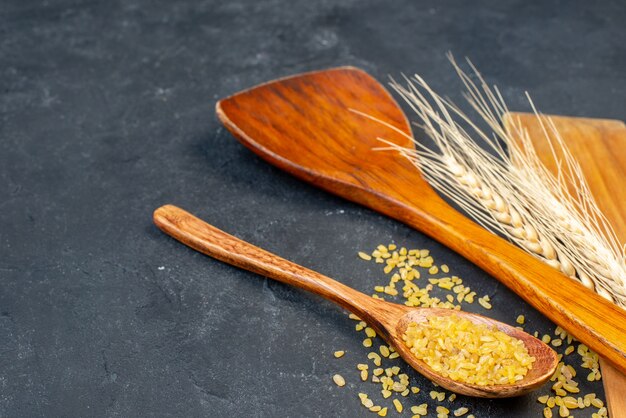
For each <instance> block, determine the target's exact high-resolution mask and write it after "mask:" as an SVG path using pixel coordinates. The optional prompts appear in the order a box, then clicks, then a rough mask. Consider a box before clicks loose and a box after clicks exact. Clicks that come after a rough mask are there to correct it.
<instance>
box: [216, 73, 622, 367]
mask: <svg viewBox="0 0 626 418" xmlns="http://www.w3.org/2000/svg"><path fill="white" fill-rule="evenodd" d="M351 109H354V110H357V111H359V112H362V113H364V114H367V115H370V116H372V117H374V118H377V119H379V120H380V121H384V122H386V123H388V124H389V125H391V126H393V127H395V128H396V129H397V131H395V130H393V129H390V128H388V127H386V126H384V124H381V123H380V122H379V121H374V120H372V119H371V118H367V117H363V116H361V115H360V114H358V113H355V112H353V111H351ZM217 115H218V117H219V119H220V120H221V121H222V122H223V123H224V125H225V126H226V127H227V128H228V129H229V130H230V131H231V132H232V133H233V134H234V135H235V136H236V137H237V138H238V139H239V140H240V141H241V142H243V144H244V145H246V146H247V147H249V148H250V149H251V150H252V151H254V152H255V153H256V154H258V155H259V156H261V157H262V158H264V159H265V160H267V161H269V162H270V163H272V164H274V165H276V166H278V167H280V168H282V169H284V170H286V171H288V172H290V173H291V174H293V175H295V176H297V177H299V178H301V179H303V180H306V181H308V182H311V183H313V184H315V185H316V186H319V187H321V188H323V189H326V190H328V191H330V192H332V193H335V194H338V195H340V196H343V197H345V198H347V199H349V200H352V201H355V202H358V203H361V204H364V205H366V206H368V207H370V208H373V209H375V210H377V211H379V212H381V213H384V214H386V215H388V216H391V217H392V218H395V219H397V220H399V221H402V222H404V223H406V224H407V225H409V226H412V227H414V228H416V229H418V230H419V231H422V232H424V233H426V234H428V235H430V236H431V237H433V238H434V239H436V240H438V241H439V242H441V243H442V244H444V245H446V246H447V247H449V248H451V249H453V250H455V251H457V252H458V253H459V254H461V255H463V256H464V257H466V258H467V259H469V260H471V261H472V262H474V263H475V264H476V265H478V266H479V267H481V268H482V269H483V270H485V271H487V272H488V273H490V274H491V275H493V276H494V277H495V278H497V279H498V280H500V281H501V282H502V283H504V284H505V285H506V286H508V287H509V288H510V289H512V290H513V291H514V292H516V293H517V294H518V295H520V296H521V297H522V298H524V299H525V300H526V301H527V302H529V303H530V304H531V305H533V306H534V307H535V308H537V309H538V310H539V311H541V312H542V313H543V314H545V315H546V316H547V317H548V318H550V319H551V320H552V321H554V322H556V323H557V324H559V325H561V326H562V327H563V328H565V329H566V330H568V331H569V332H570V333H571V334H573V335H574V336H575V337H576V338H578V339H579V340H580V341H582V342H584V343H585V344H587V345H588V346H589V347H590V348H592V349H593V350H595V351H596V352H597V353H598V354H600V355H601V356H603V357H604V358H606V359H607V360H609V361H610V362H612V363H613V364H614V366H615V367H616V368H617V369H619V370H621V371H622V372H624V373H626V311H625V310H623V309H621V308H619V307H617V306H616V305H614V304H612V303H610V302H607V301H606V300H605V299H603V298H602V297H600V296H598V295H597V294H596V293H594V292H592V291H590V290H588V289H587V288H585V287H584V286H582V285H581V284H580V283H578V282H576V281H573V280H571V279H569V278H567V277H566V276H564V275H562V274H561V273H559V272H558V271H556V270H555V269H553V268H552V267H550V266H548V265H546V264H544V263H543V262H541V261H539V260H537V259H535V258H534V257H532V256H530V255H528V254H526V253H525V252H523V251H522V250H520V249H519V248H517V247H515V246H514V245H513V244H511V243H509V242H507V241H505V240H504V239H502V238H500V237H498V236H496V235H494V234H492V233H490V232H488V231H487V230H485V229H484V228H482V227H480V226H479V225H477V224H476V223H474V222H472V221H471V220H469V219H468V218H466V217H465V216H463V215H461V214H460V213H459V212H457V211H456V210H454V209H453V208H452V207H451V206H449V205H448V204H447V203H446V202H445V201H444V200H442V199H441V198H440V197H439V195H438V194H437V193H436V192H435V191H434V190H433V189H432V188H431V187H430V186H429V184H428V183H427V182H426V180H424V179H423V178H422V176H421V174H420V172H419V170H417V169H416V168H415V166H413V165H412V164H411V163H410V162H409V161H408V160H406V159H405V158H403V157H401V156H400V155H399V154H397V153H394V152H385V151H376V150H374V148H376V147H380V146H381V143H380V142H379V141H378V140H377V138H379V137H383V138H385V139H386V140H388V141H392V142H394V143H396V144H398V145H401V146H404V147H411V146H413V144H412V142H411V140H410V137H411V129H410V125H409V123H408V122H407V120H406V117H405V115H404V113H403V112H402V110H401V109H400V107H399V106H398V104H397V103H396V102H395V101H394V100H393V98H392V97H391V95H390V94H389V93H388V92H387V90H385V89H384V87H382V86H381V85H380V83H378V82H377V81H376V80H375V79H373V78H372V77H370V76H369V75H368V74H366V73H365V72H363V71H361V70H358V69H356V68H349V67H348V68H337V69H332V70H326V71H318V72H313V73H308V74H303V75H298V76H295V77H290V78H284V79H281V80H278V81H274V82H270V83H267V84H263V85H260V86H258V87H255V88H252V89H250V90H246V91H244V92H241V93H238V94H236V95H234V96H232V97H229V98H226V99H224V100H221V101H219V102H218V103H217Z"/></svg>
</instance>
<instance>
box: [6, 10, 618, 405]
mask: <svg viewBox="0 0 626 418" xmlns="http://www.w3.org/2000/svg"><path fill="white" fill-rule="evenodd" d="M624 21H626V12H625V7H624V6H623V2H622V1H621V0H616V1H604V2H588V1H567V2H566V1H542V2H529V1H527V0H523V1H500V2H469V1H445V2H441V1H427V2H424V1H420V2H416V1H409V0H407V1H396V2H393V3H391V2H389V3H385V4H383V2H374V1H321V2H315V1H310V2H309V1H277V0H264V1H248V2H241V1H224V2H219V1H196V2H193V1H187V2H183V1H171V0H167V1H148V0H128V1H87V0H84V1H77V0H67V1H64V0H60V1H46V2H38V1H23V0H3V1H2V2H1V3H0V416H3V417H5V416H6V417H39V416H50V417H90V416H94V417H95V416H98V417H99V416H111V417H113V416H119V417H135V416H171V417H200V416H204V417H206V416H210V417H222V416H256V417H283V416H284V417H287V416H288V417H300V416H307V417H315V416H320V417H321V416H324V417H328V416H342V417H344V416H345V417H349V416H350V417H351V416H367V415H370V414H369V413H366V412H364V411H363V409H362V408H361V407H360V406H359V401H358V398H357V396H356V392H357V391H358V390H366V391H368V392H369V393H370V394H372V396H374V392H375V388H374V387H373V386H371V387H370V386H366V385H364V384H361V383H360V382H357V374H356V370H355V369H354V364H355V363H356V362H357V361H362V357H364V355H365V354H366V353H367V351H368V350H366V349H365V348H363V347H362V346H361V338H360V337H359V336H357V335H356V334H355V333H354V331H352V329H353V325H354V324H353V322H352V321H350V320H349V319H347V317H346V316H345V314H344V313H342V312H341V311H340V310H339V309H338V308H336V307H334V306H333V305H331V304H330V303H327V302H325V301H322V300H320V299H319V298H318V297H313V296H310V295H308V294H304V293H303V292H301V291H298V290H294V289H291V288H288V287H285V286H283V285H280V284H276V283H269V282H268V281H267V280H264V279H262V278H259V277H256V276H254V275H252V274H248V273H245V272H242V271H239V270H236V269H234V268H231V267H229V266H226V265H223V264H220V263H218V262H215V261H213V260H210V259H208V258H206V257H204V256H202V255H200V254H197V253H194V252H193V251H191V250H189V249H187V248H185V247H183V246H182V245H180V244H178V243H177V242H175V241H173V240H172V239H170V238H168V237H167V236H165V235H163V234H162V233H160V232H159V231H158V230H157V229H156V228H155V227H154V226H153V225H152V223H151V213H152V211H153V209H154V208H156V207H157V206H159V205H161V204H164V203H175V204H178V205H180V206H182V207H184V208H186V209H188V210H190V211H192V212H194V213H196V214H198V215H200V216H201V217H202V218H205V219H206V220H208V221H209V222H211V223H214V224H215V225H217V226H218V227H221V228H223V229H225V230H226V231H229V232H231V233H233V234H235V235H237V236H240V237H242V238H244V239H247V240H249V241H251V242H253V243H255V244H257V245H260V246H262V247H265V248H267V249H269V250H271V251H274V252H276V253H278V254H280V255H283V256H285V257H287V258H289V259H291V260H294V261H296V262H298V263H301V264H303V265H306V266H308V267H311V268H313V269H316V270H318V271H320V272H323V273H326V274H328V275H330V276H332V277H335V278H337V279H339V280H340V281H343V282H345V283H348V284H350V285H352V286H354V287H355V288H357V289H361V290H365V291H368V292H369V291H371V289H372V286H373V285H374V284H375V283H379V282H380V281H381V275H382V273H381V272H380V270H379V268H378V266H375V265H373V264H367V263H364V262H362V261H361V260H359V259H357V258H356V257H355V254H356V252H357V251H358V250H362V249H372V248H373V247H374V246H375V245H377V244H378V243H380V242H390V241H395V242H397V243H398V244H400V245H408V246H425V247H429V248H432V249H433V251H434V253H435V255H436V256H438V261H439V262H446V263H447V264H449V265H451V266H454V272H456V273H458V274H459V275H461V276H462V277H463V278H465V280H466V282H467V283H469V284H470V285H471V286H473V287H474V288H476V289H478V290H480V292H481V293H489V294H490V295H491V296H492V299H493V300H494V310H493V312H491V313H490V314H491V315H492V316H495V317H498V318H500V319H503V320H506V321H508V322H513V321H514V319H515V316H516V315H517V314H518V313H526V315H527V317H528V318H529V320H530V323H529V329H538V330H541V331H544V332H545V331H548V330H550V329H551V328H552V325H551V324H550V323H549V322H548V321H546V320H545V319H544V318H543V317H541V316H540V315H538V314H537V313H536V312H535V311H533V310H532V309H531V308H529V307H528V306H527V305H525V304H524V303H523V302H522V301H521V300H520V299H519V298H517V297H516V296H515V295H512V294H511V293H510V292H508V291H507V290H506V289H503V287H502V286H500V285H499V284H498V283H497V282H496V281H495V280H493V279H491V278H490V277H488V276H486V275H485V274H484V273H482V272H481V271H480V270H478V269H477V268H475V267H473V266H472V265H471V264H470V263H468V262H467V261H465V260H463V259H461V258H460V257H459V256H456V255H455V254H452V253H450V252H449V251H447V250H445V249H444V248H441V247H440V246H439V245H437V244H436V243H434V242H433V241H431V240H430V239H428V238H426V237H424V236H422V235H421V234H419V233H417V232H415V231H412V230H409V229H408V228H406V227H404V226H402V225H400V224H398V223H396V222H394V221H391V220H389V219H386V218H384V217H382V216H379V215H377V214H375V213H372V212H370V211H369V210H366V209H363V208H360V207H357V206H355V205H353V204H350V203H347V202H345V201H343V200H340V199H338V198H335V197H332V196H330V195H327V194H326V193H323V192H321V191H319V190H316V189H314V188H312V187H310V186H308V185H306V184H303V183H301V182H299V181H297V180H295V179H293V178H291V177H289V176H288V175H286V174H284V173H282V172H280V171H278V170H277V169H274V168H273V167H271V166H269V165H268V164H266V163H264V162H263V161H261V160H260V159H258V158H257V157H255V156H254V155H253V154H252V153H250V152H249V151H247V150H246V149H245V148H244V147H243V146H241V145H240V144H239V143H238V142H237V141H235V140H234V139H233V137H232V136H231V135H230V134H228V132H226V131H225V130H224V129H223V128H222V127H221V126H220V124H219V123H218V122H217V121H216V119H215V117H214V112H213V106H214V103H215V101H216V99H218V98H220V97H224V96H226V95H229V94H232V93H234V92H236V91H238V90H241V89H244V88H247V87H250V86H252V85H254V84H256V83H259V82H263V81H267V80H269V79H273V78H276V77H280V76H285V75H289V74H294V73H297V72H301V71H305V70H313V69H320V68H325V67H331V66H336V65H346V64H350V65H355V66H358V67H361V68H364V69H365V70H367V71H368V72H370V73H371V74H372V75H374V76H375V77H377V78H378V79H379V80H384V79H385V78H386V76H387V75H388V74H391V75H399V74H400V73H401V72H406V73H411V72H419V73H420V74H421V75H423V76H424V77H425V78H426V79H427V80H428V81H429V82H430V83H431V84H432V86H433V87H434V88H435V89H436V90H438V91H439V92H441V93H442V94H447V95H449V96H450V97H452V98H453V99H455V100H457V101H458V100H460V93H459V91H460V87H459V85H458V83H457V82H455V76H454V75H453V71H452V70H451V68H450V66H449V65H448V63H447V62H446V59H445V52H446V51H448V50H450V51H452V52H453V53H454V54H455V55H457V57H462V56H465V55H467V56H469V57H471V58H472V59H473V61H474V62H475V64H476V65H477V66H478V67H479V68H480V69H481V70H482V71H483V73H484V74H485V75H486V77H487V78H488V80H489V81H490V82H493V83H496V84H497V85H499V87H500V88H501V90H502V92H503V94H504V96H505V98H506V99H507V101H508V103H509V105H510V107H511V108H512V109H515V110H525V109H527V108H528V106H527V105H526V104H525V103H524V96H523V93H524V90H529V91H530V92H531V93H532V95H533V98H534V99H535V100H536V103H537V104H538V105H539V107H540V108H541V109H542V110H543V111H545V112H551V113H559V114H567V115H581V116H582V115H584V116H590V117H608V118H617V119H624V96H625V94H624V93H625V91H624V86H625V71H624V69H625V68H626V53H625V52H626V51H625V47H624V45H625V36H624V35H625V30H624ZM161 266H163V267H164V268H163V269H159V267H161ZM511 306H514V309H512V308H511ZM337 349H344V350H347V351H348V355H347V356H346V358H345V359H342V360H335V359H333V358H332V352H333V351H334V350H337ZM335 372H340V373H342V374H344V375H345V376H346V378H348V381H349V385H348V386H347V387H345V388H343V389H339V388H337V387H336V386H334V385H333V384H332V382H331V380H330V376H331V375H332V374H333V373H335ZM411 376H412V378H413V379H415V381H416V382H417V383H418V384H419V385H420V386H421V387H422V393H421V394H420V395H419V396H417V397H414V398H413V399H412V401H413V402H414V403H421V402H423V400H424V399H426V398H427V393H428V391H429V390H430V389H431V388H430V385H429V383H428V382H426V381H425V380H424V379H422V378H420V377H417V376H416V375H415V374H411ZM590 388H593V389H594V390H596V391H601V386H600V385H595V386H593V387H590ZM534 398H535V396H533V395H530V396H527V397H522V398H519V399H512V400H502V401H485V400H470V399H465V398H460V399H459V400H457V401H456V403H455V405H458V406H461V405H468V406H470V407H471V408H472V410H473V412H475V413H476V416H480V417H487V416H489V417H504V416H523V415H527V416H533V417H536V416H539V413H540V412H539V411H540V409H541V408H540V406H539V405H538V404H536V403H535V402H534ZM405 405H409V403H407V402H405ZM589 413H590V412H589ZM395 415H396V414H395V412H393V413H392V412H390V414H389V416H395ZM405 415H406V414H405ZM584 415H585V414H581V413H580V412H578V413H576V416H577V417H578V416H584ZM587 416H588V414H587Z"/></svg>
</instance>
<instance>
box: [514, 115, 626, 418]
mask: <svg viewBox="0 0 626 418" xmlns="http://www.w3.org/2000/svg"><path fill="white" fill-rule="evenodd" d="M511 118H515V119H516V120H517V121H519V124H520V125H521V126H522V127H524V128H525V129H527V130H528V133H529V136H530V140H531V141H532V143H533V146H534V147H535V150H536V151H537V154H538V155H539V157H540V158H541V161H542V162H543V164H544V165H545V166H546V167H548V168H549V169H550V170H551V171H552V172H553V173H556V171H557V162H556V159H555V158H554V156H553V154H552V151H551V148H550V145H549V143H548V141H547V139H546V136H545V135H544V133H543V130H542V128H541V123H540V121H539V120H538V118H537V117H536V116H535V115H534V114H527V113H512V114H509V115H506V116H505V118H504V124H505V127H507V126H510V124H511V123H512V122H513V121H512V120H511ZM550 118H552V120H553V122H554V124H555V126H556V128H557V130H558V132H559V134H560V136H561V138H562V139H563V140H564V142H565V143H566V144H567V146H568V148H569V149H570V150H571V151H572V152H573V153H574V155H575V156H576V159H577V160H578V162H579V163H580V165H581V167H582V170H583V172H584V174H585V178H586V180H587V183H588V185H589V189H590V190H591V193H592V194H593V196H594V197H595V199H596V201H597V203H598V205H599V207H600V209H602V211H603V213H604V214H605V215H606V217H607V218H608V220H609V222H610V223H611V225H613V227H614V228H615V232H616V233H617V236H618V238H619V240H620V242H622V243H626V126H625V125H624V123H623V122H622V121H618V120H607V119H588V118H572V117H564V116H550ZM507 129H508V128H507ZM510 131H512V130H510ZM520 144H521V141H520ZM557 155H558V156H560V155H561V154H557ZM600 363H601V369H602V383H603V384H604V391H605V394H606V399H607V403H608V408H609V413H610V416H611V417H612V418H623V417H626V374H624V373H620V372H619V371H618V370H617V369H616V368H615V367H613V366H612V365H611V364H610V363H608V362H606V361H603V360H601V361H600Z"/></svg>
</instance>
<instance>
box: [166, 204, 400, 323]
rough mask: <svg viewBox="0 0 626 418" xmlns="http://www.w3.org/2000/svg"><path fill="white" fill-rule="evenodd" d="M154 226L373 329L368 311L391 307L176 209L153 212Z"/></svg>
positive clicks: (212, 255) (170, 207)
mask: <svg viewBox="0 0 626 418" xmlns="http://www.w3.org/2000/svg"><path fill="white" fill-rule="evenodd" d="M154 223H155V224H156V225H157V226H158V227H159V228H160V229H161V230H162V231H163V232H165V233H166V234H168V235H170V236H172V237H174V238H176V239H177V240H179V241H180V242H182V243H183V244H185V245H187V246H189V247H191V248H193V249H195V250H197V251H199V252H201V253H203V254H206V255H208V256H211V257H213V258H216V259H218V260H220V261H223V262H225V263H228V264H231V265H233V266H237V267H240V268H242V269H244V270H248V271H251V272H254V273H257V274H260V275H263V276H266V277H269V278H271V279H274V280H278V281H279V282H283V283H286V284H290V285H292V286H296V287H299V288H301V289H304V290H308V291H309V292H312V293H315V294H317V295H320V296H322V297H323V298H325V299H328V300H330V301H332V302H335V303H336V304H338V305H340V306H342V307H344V308H346V309H348V310H350V311H351V312H354V313H355V314H356V315H358V316H359V317H360V318H362V319H364V320H366V321H368V323H370V322H371V323H370V325H372V326H375V327H376V328H379V329H382V327H381V326H380V324H379V320H378V318H372V317H371V312H372V311H378V310H379V309H382V308H383V307H382V306H381V305H382V304H385V307H384V309H386V310H389V309H390V307H389V306H387V305H392V304H390V303H386V302H383V301H378V300H376V299H374V298H371V297H369V296H367V295H365V294H363V293H361V292H358V291H356V290H354V289H352V288H350V287H348V286H346V285H343V284H341V283H339V282H337V281H335V280H333V279H331V278H329V277H326V276H324V275H321V274H319V273H316V272H314V271H312V270H309V269H307V268H305V267H302V266H299V265H298V264H295V263H292V262H291V261H288V260H285V259H284V258H281V257H279V256H277V255H275V254H272V253H270V252H268V251H265V250H263V249H261V248H258V247H256V246H254V245H252V244H250V243H248V242H245V241H242V240H240V239H239V238H236V237H234V236H232V235H229V234H227V233H225V232H224V231H221V230H219V229H217V228H215V227H214V226H212V225H209V224H207V223H206V222H204V221H202V220H200V219H198V218H196V217H195V216H193V215H192V214H190V213H189V212H186V211H184V210H183V209H180V208H178V207H176V206H173V205H165V206H162V207H160V208H158V209H157V210H156V211H154ZM384 309H383V310H384ZM398 309H401V307H398ZM391 310H393V308H391Z"/></svg>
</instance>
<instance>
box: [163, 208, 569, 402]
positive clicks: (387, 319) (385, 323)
mask: <svg viewBox="0 0 626 418" xmlns="http://www.w3.org/2000/svg"><path fill="white" fill-rule="evenodd" d="M154 222H155V223H156V225H157V226H158V227H159V228H161V230H163V231H164V232H165V233H167V234H169V235H171V236H172V237H174V238H176V239H177V240H179V241H181V242H182V243H184V244H186V245H188V246H190V247H191V248H193V249H195V250H198V251H200V252H201V253H204V254H206V255H209V256H211V257H214V258H217V259H218V260H221V261H224V262H226V263H228V264H232V265H234V266H237V267H241V268H243V269H246V270H249V271H252V272H255V273H258V274H261V275H263V276H267V277H269V278H272V279H275V280H278V281H280V282H283V283H287V284H290V285H293V286H296V287H300V288H302V289H305V290H308V291H309V292H313V293H316V294H318V295H320V296H322V297H324V298H326V299H328V300H331V301H333V302H335V303H337V304H338V305H340V306H343V307H344V308H346V309H348V310H350V311H352V312H354V313H355V314H356V315H358V316H359V317H360V318H361V319H363V320H364V321H366V322H367V323H368V325H369V326H371V327H372V328H374V329H375V330H376V332H377V333H378V335H380V336H382V337H383V338H384V339H385V340H386V341H387V342H388V343H389V344H391V345H392V346H394V347H395V349H396V350H397V352H398V354H400V355H401V356H402V358H404V359H405V360H406V361H407V363H409V364H410V365H411V367H413V368H414V369H415V370H417V371H418V372H420V373H422V374H423V375H424V376H426V377H428V378H429V379H430V380H432V381H433V382H436V383H437V384H439V385H440V386H443V387H444V388H446V389H449V390H451V391H454V392H457V393H461V394H463V395H469V396H480V397H485V398H504V397H509V396H517V395H522V394H524V393H527V392H529V391H531V390H533V389H534V388H537V387H538V386H541V385H542V384H543V383H544V382H546V381H547V380H548V379H549V378H550V377H551V376H552V374H553V373H554V371H555V369H556V366H557V364H558V358H557V355H556V353H555V352H554V350H552V349H551V348H550V347H548V346H547V345H545V344H544V343H543V342H541V341H540V340H538V339H537V338H535V337H533V336H532V335H529V334H527V333H525V332H523V331H521V330H519V329H517V328H515V327H512V326H509V325H507V324H504V323H502V322H498V321H496V320H494V319H490V318H487V317H484V316H480V315H476V314H471V313H468V312H462V311H456V310H451V309H439V308H410V307H408V306H403V305H398V304H395V303H389V302H385V301H383V300H381V299H374V298H372V297H370V296H367V295H365V294H363V293H361V292H357V291H356V290H354V289H352V288H350V287H348V286H345V285H343V284H341V283H339V282H336V281H335V280H333V279H331V278H329V277H326V276H323V275H321V274H319V273H316V272H314V271H312V270H309V269H306V268H304V267H302V266H299V265H297V264H295V263H292V262H290V261H287V260H285V259H283V258H280V257H278V256H277V255H274V254H272V253H269V252H267V251H265V250H263V249H261V248H258V247H255V246H254V245H252V244H249V243H247V242H245V241H242V240H240V239H238V238H235V237H233V236H232V235H228V234H227V233H225V232H223V231H221V230H219V229H217V228H215V227H214V226H211V225H209V224H207V223H206V222H203V221H201V220H200V219H198V218H196V217H195V216H193V215H191V214H190V213H188V212H186V211H184V210H182V209H180V208H177V207H176V206H171V205H166V206H163V207H160V208H159V209H157V210H156V211H155V212H154ZM432 315H436V316H449V315H458V316H459V317H462V318H466V319H468V320H470V321H472V322H474V323H477V324H486V325H489V326H495V327H497V328H498V329H499V330H500V331H502V332H504V333H506V334H508V335H510V336H512V337H514V338H517V339H519V340H521V341H523V343H524V345H525V346H526V348H527V350H528V353H529V354H530V355H531V356H533V357H535V358H536V360H535V362H534V363H533V366H532V368H531V369H530V370H529V371H528V374H527V375H526V376H525V377H524V379H523V380H521V381H519V382H517V383H515V384H508V385H492V386H479V385H473V384H469V383H462V382H457V381H455V380H452V379H450V378H448V377H445V376H442V375H441V374H439V373H437V372H435V371H433V370H432V369H431V368H430V367H429V366H428V365H427V364H426V363H424V362H423V361H421V360H419V359H417V358H416V357H415V356H414V355H413V354H412V353H411V351H410V350H409V348H408V347H407V346H406V345H405V344H404V342H403V340H402V336H403V335H404V332H405V331H406V328H407V326H408V324H410V323H411V322H415V323H418V324H419V323H423V322H425V321H427V320H428V317H430V316H432Z"/></svg>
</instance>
